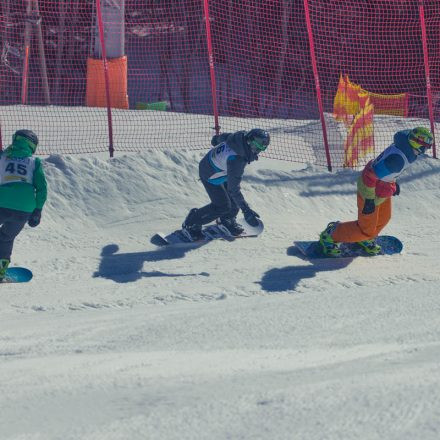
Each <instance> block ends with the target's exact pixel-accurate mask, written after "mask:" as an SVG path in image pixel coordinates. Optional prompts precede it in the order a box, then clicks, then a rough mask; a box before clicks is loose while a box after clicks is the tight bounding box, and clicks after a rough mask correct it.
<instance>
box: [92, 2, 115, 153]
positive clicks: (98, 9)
mask: <svg viewBox="0 0 440 440" xmlns="http://www.w3.org/2000/svg"><path fill="white" fill-rule="evenodd" d="M96 17H97V19H98V29H99V39H100V41H101V50H102V62H103V65H104V80H105V97H106V101H107V121H108V137H109V152H110V157H113V152H114V148H113V122H112V108H111V102H110V81H109V75H108V62H107V53H106V50H105V40H104V23H103V22H102V12H101V0H96Z"/></svg>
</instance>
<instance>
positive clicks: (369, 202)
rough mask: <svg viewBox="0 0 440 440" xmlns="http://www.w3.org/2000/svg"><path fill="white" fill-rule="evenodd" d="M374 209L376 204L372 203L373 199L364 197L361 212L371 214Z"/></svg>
mask: <svg viewBox="0 0 440 440" xmlns="http://www.w3.org/2000/svg"><path fill="white" fill-rule="evenodd" d="M375 209H376V204H375V203H374V199H365V205H364V209H363V210H362V214H373V212H374V211H375Z"/></svg>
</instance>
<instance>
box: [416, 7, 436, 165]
mask: <svg viewBox="0 0 440 440" xmlns="http://www.w3.org/2000/svg"><path fill="white" fill-rule="evenodd" d="M419 15H420V27H421V29H422V46H423V61H424V64H425V80H426V94H427V97H428V112H429V121H430V123H431V133H432V135H433V137H434V143H433V145H432V156H433V157H435V158H436V157H437V154H436V147H435V130H434V128H435V125H434V110H433V105H432V90H431V77H430V74H429V55H428V43H427V38H426V21H425V7H424V5H423V0H419Z"/></svg>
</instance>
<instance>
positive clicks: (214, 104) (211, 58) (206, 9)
mask: <svg viewBox="0 0 440 440" xmlns="http://www.w3.org/2000/svg"><path fill="white" fill-rule="evenodd" d="M208 2H209V0H204V1H203V9H204V13H205V26H206V42H207V45H208V59H209V73H210V75H211V94H212V110H213V112H214V124H215V125H214V129H215V133H216V134H219V131H220V126H219V123H218V108H217V86H216V83H215V69H214V56H213V51H212V38H211V23H210V22H209V4H208Z"/></svg>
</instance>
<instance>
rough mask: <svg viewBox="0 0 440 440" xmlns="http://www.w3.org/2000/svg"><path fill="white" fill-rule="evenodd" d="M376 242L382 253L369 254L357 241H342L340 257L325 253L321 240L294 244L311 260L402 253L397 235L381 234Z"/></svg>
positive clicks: (401, 245) (401, 246)
mask: <svg viewBox="0 0 440 440" xmlns="http://www.w3.org/2000/svg"><path fill="white" fill-rule="evenodd" d="M376 243H377V244H378V245H379V246H380V247H381V248H382V249H381V252H380V254H377V255H370V254H368V253H367V252H365V251H364V250H363V249H362V248H361V247H360V246H359V245H358V244H356V243H341V244H340V246H339V247H340V249H341V255H339V256H338V257H332V256H329V255H325V254H324V252H323V250H322V246H321V244H320V243H319V241H295V242H294V245H295V246H296V247H297V248H298V249H299V250H300V251H301V252H302V253H303V254H304V255H305V256H306V257H307V258H308V259H310V260H314V259H317V258H331V259H334V260H336V259H338V258H343V257H351V258H354V257H376V256H378V255H393V254H400V252H402V249H403V244H402V242H401V241H400V240H399V239H398V238H397V237H393V236H391V235H379V237H377V238H376Z"/></svg>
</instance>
